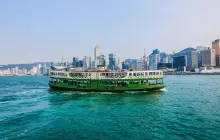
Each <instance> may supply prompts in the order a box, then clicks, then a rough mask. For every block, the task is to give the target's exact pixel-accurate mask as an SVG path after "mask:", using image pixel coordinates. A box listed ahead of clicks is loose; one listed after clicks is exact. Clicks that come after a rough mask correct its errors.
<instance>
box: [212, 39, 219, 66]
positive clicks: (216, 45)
mask: <svg viewBox="0 0 220 140" xmlns="http://www.w3.org/2000/svg"><path fill="white" fill-rule="evenodd" d="M212 49H214V50H215V60H216V67H220V41H219V39H216V40H215V41H213V42H212Z"/></svg>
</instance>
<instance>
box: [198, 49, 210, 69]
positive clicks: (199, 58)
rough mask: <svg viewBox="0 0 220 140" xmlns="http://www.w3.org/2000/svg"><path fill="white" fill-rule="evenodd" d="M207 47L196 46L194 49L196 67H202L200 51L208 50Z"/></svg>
mask: <svg viewBox="0 0 220 140" xmlns="http://www.w3.org/2000/svg"><path fill="white" fill-rule="evenodd" d="M208 49H209V47H203V46H197V47H196V51H197V53H198V68H200V67H202V51H203V50H208Z"/></svg>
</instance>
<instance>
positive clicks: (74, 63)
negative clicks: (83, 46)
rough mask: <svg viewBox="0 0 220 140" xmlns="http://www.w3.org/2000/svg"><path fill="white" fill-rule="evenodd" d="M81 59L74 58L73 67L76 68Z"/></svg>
mask: <svg viewBox="0 0 220 140" xmlns="http://www.w3.org/2000/svg"><path fill="white" fill-rule="evenodd" d="M78 60H79V59H78V58H77V57H73V62H72V66H73V67H74V68H75V67H76V66H77V61H78Z"/></svg>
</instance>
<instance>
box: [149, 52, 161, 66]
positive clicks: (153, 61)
mask: <svg viewBox="0 0 220 140" xmlns="http://www.w3.org/2000/svg"><path fill="white" fill-rule="evenodd" d="M149 60H150V61H149V69H150V70H157V69H158V67H157V65H158V63H159V62H160V52H159V50H158V49H156V50H153V53H152V54H151V55H150V56H149Z"/></svg>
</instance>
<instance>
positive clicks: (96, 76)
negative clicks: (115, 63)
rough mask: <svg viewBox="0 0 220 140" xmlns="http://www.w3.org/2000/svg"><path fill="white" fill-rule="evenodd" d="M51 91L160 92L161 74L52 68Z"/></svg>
mask: <svg viewBox="0 0 220 140" xmlns="http://www.w3.org/2000/svg"><path fill="white" fill-rule="evenodd" d="M49 76H50V79H51V80H50V82H49V86H50V88H51V89H60V90H71V91H85V92H123V91H152V90H160V89H163V88H164V87H165V86H164V84H163V72H162V71H160V70H140V71H134V70H130V71H108V70H103V69H97V70H85V71H83V70H79V69H78V70H76V69H70V68H58V69H56V68H55V67H52V68H51V69H50V72H49Z"/></svg>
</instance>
